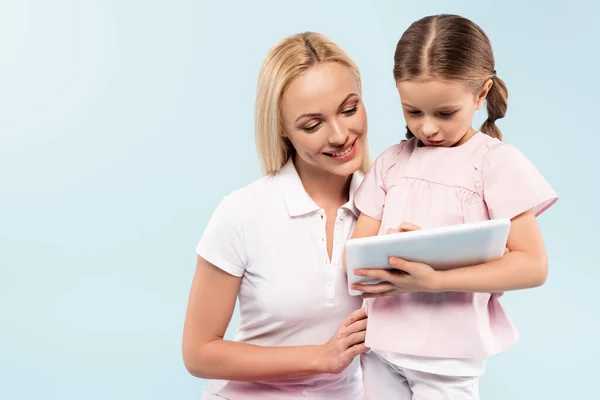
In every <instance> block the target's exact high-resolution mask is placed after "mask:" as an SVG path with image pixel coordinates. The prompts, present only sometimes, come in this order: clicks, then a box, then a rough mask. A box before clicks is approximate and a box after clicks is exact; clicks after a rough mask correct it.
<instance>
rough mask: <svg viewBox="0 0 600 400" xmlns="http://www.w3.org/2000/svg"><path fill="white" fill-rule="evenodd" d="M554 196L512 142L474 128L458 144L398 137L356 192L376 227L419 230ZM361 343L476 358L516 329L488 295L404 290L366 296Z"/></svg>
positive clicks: (515, 211)
mask: <svg viewBox="0 0 600 400" xmlns="http://www.w3.org/2000/svg"><path fill="white" fill-rule="evenodd" d="M557 199H558V198H557V195H556V193H555V192H554V190H553V189H552V188H551V187H550V185H549V184H548V183H547V182H546V180H545V179H544V178H543V177H542V175H541V174H540V173H539V172H538V171H537V169H536V168H535V167H534V166H533V165H532V164H531V163H530V162H529V161H528V160H527V159H526V158H525V157H524V156H523V154H522V153H521V152H520V151H518V150H517V149H515V148H514V147H513V146H511V145H508V144H505V143H503V142H500V141H499V140H497V139H494V138H492V137H490V136H487V135H485V134H483V133H481V132H478V133H476V134H475V135H474V136H473V137H472V138H471V139H470V140H469V141H468V142H466V143H465V144H463V145H461V146H457V147H449V148H448V147H418V146H417V139H416V138H412V139H410V140H403V141H402V142H401V143H399V144H397V145H394V146H392V147H390V148H388V149H387V150H386V151H384V152H383V154H381V155H380V156H379V157H378V159H377V160H376V161H375V164H374V165H373V167H372V168H371V170H370V171H369V173H368V174H367V175H366V176H365V179H364V181H363V183H362V185H361V187H360V188H359V190H358V192H357V193H356V196H355V205H356V206H357V208H358V209H359V210H360V211H361V212H363V213H364V214H366V215H368V216H370V217H371V218H375V219H378V220H381V229H380V232H379V234H380V235H381V234H385V232H386V231H387V230H388V229H389V228H397V227H398V226H399V225H400V223H401V222H410V223H414V224H416V225H419V226H420V227H421V228H423V229H427V228H434V227H440V226H447V225H453V224H462V223H468V222H475V221H482V220H487V219H494V218H511V219H512V218H513V217H515V216H517V215H519V214H521V213H523V212H524V211H527V210H529V209H533V210H534V211H535V214H536V215H539V214H541V213H542V212H543V211H545V210H546V209H547V208H548V207H550V206H551V205H552V204H554V203H555V202H556V201H557ZM367 310H368V315H369V320H368V326H367V338H366V344H367V346H369V347H370V348H372V349H374V350H376V349H380V350H382V351H384V352H393V353H399V354H405V355H412V356H424V357H439V358H454V359H483V358H486V357H488V356H491V355H493V354H496V353H498V352H500V351H503V350H505V349H507V348H508V347H510V346H512V345H513V344H515V343H516V341H517V340H518V333H517V331H516V329H515V327H514V325H513V324H512V322H511V321H510V319H509V317H508V316H507V314H506V312H505V310H504V309H503V307H502V305H501V304H500V302H499V301H498V298H497V297H496V296H495V295H491V294H488V293H456V292H445V293H410V294H403V295H399V296H394V297H382V298H377V299H369V300H368V301H367Z"/></svg>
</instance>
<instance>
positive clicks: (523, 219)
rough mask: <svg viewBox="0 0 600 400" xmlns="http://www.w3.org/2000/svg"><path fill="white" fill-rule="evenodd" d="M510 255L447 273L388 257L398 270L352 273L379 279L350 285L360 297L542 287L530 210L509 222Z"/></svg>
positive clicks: (542, 264) (542, 267)
mask: <svg viewBox="0 0 600 400" xmlns="http://www.w3.org/2000/svg"><path fill="white" fill-rule="evenodd" d="M511 222H512V223H511V228H510V231H509V234H508V241H507V247H508V250H509V253H508V254H506V253H505V255H504V256H503V257H502V258H500V259H498V260H495V261H491V262H487V263H484V264H479V265H473V266H465V267H462V268H456V269H452V270H447V271H435V270H434V269H433V268H431V267H430V266H429V265H426V264H422V263H418V262H409V261H404V260H401V259H399V258H397V257H390V259H389V264H390V266H392V267H395V268H396V269H397V271H393V270H392V271H389V270H387V271H386V270H383V269H376V270H375V269H373V270H369V269H362V270H356V271H355V273H356V274H357V275H361V276H367V277H370V278H374V279H378V280H382V281H384V282H381V283H378V284H375V285H358V284H357V285H353V289H355V290H360V291H363V292H364V293H365V294H364V295H363V297H380V296H394V295H398V294H401V293H409V292H481V293H494V292H505V291H509V290H518V289H526V288H532V287H537V286H541V285H543V284H544V282H545V281H546V278H547V276H548V260H547V256H546V249H545V246H544V242H543V240H542V235H541V232H540V229H539V226H538V224H537V221H536V218H535V215H534V213H533V210H529V211H526V212H524V213H522V214H520V215H518V216H516V217H515V218H513V219H512V220H511Z"/></svg>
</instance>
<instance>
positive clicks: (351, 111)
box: [342, 106, 358, 115]
mask: <svg viewBox="0 0 600 400" xmlns="http://www.w3.org/2000/svg"><path fill="white" fill-rule="evenodd" d="M357 109H358V106H354V107H352V108H350V109H348V110H344V111H342V114H344V115H352V114H354V113H355V112H356V110H357Z"/></svg>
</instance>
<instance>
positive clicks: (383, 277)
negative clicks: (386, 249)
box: [354, 268, 392, 281]
mask: <svg viewBox="0 0 600 400" xmlns="http://www.w3.org/2000/svg"><path fill="white" fill-rule="evenodd" d="M354 275H357V276H366V277H367V278H373V279H377V280H380V281H389V280H390V278H392V274H391V273H390V271H389V270H386V269H381V268H367V269H357V270H356V271H354Z"/></svg>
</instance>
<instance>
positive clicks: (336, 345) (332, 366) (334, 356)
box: [319, 308, 369, 374]
mask: <svg viewBox="0 0 600 400" xmlns="http://www.w3.org/2000/svg"><path fill="white" fill-rule="evenodd" d="M366 333H367V313H366V311H365V309H364V308H361V309H359V310H356V311H354V312H353V313H352V314H350V316H349V317H348V319H346V321H344V322H343V323H342V324H341V325H340V326H339V328H338V330H337V331H336V332H335V334H334V335H333V336H332V337H331V339H329V341H328V342H327V343H325V344H324V345H323V346H322V350H323V353H322V358H321V361H320V362H319V363H320V365H322V366H323V369H324V370H323V372H324V373H329V374H339V373H340V372H342V371H343V370H344V369H346V367H347V366H348V365H350V363H351V362H352V360H354V357H356V356H357V355H359V354H361V353H364V352H365V351H368V350H369V348H368V347H366V346H365V335H366Z"/></svg>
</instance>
